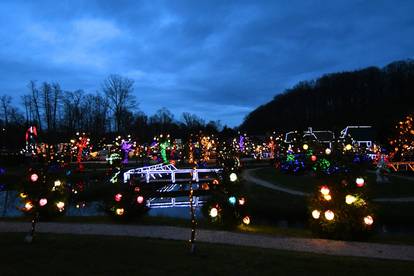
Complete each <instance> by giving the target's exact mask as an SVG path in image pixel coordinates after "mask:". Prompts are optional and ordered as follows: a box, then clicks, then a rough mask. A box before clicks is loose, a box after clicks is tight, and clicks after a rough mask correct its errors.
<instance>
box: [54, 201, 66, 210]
mask: <svg viewBox="0 0 414 276" xmlns="http://www.w3.org/2000/svg"><path fill="white" fill-rule="evenodd" d="M56 207H57V208H58V209H59V211H60V212H62V211H63V209H64V208H65V203H64V202H62V201H59V202H57V203H56Z"/></svg>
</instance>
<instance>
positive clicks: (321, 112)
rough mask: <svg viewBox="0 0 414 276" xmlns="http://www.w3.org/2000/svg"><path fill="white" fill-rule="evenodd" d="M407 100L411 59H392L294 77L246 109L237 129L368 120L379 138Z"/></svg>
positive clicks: (409, 108) (413, 83)
mask: <svg viewBox="0 0 414 276" xmlns="http://www.w3.org/2000/svg"><path fill="white" fill-rule="evenodd" d="M413 103H414V60H404V61H397V62H393V63H390V64H389V65H387V66H385V67H384V68H377V67H368V68H364V69H361V70H357V71H352V72H340V73H333V74H327V75H324V76H322V77H320V78H318V79H316V80H311V81H304V82H300V83H298V84H297V85H296V86H294V87H293V88H290V89H287V90H285V91H284V92H283V93H281V94H278V95H276V96H275V97H274V98H273V100H272V101H270V102H268V103H266V104H264V105H262V106H259V107H258V108H256V109H255V110H254V111H252V112H251V113H250V114H248V115H247V116H246V118H245V119H244V121H243V123H242V124H241V126H240V128H241V129H242V130H244V131H247V132H249V133H254V134H263V133H266V132H271V131H274V130H276V131H278V132H285V131H290V130H295V129H298V130H300V129H306V128H307V127H308V126H312V127H314V129H315V128H317V129H329V130H334V131H339V130H341V129H343V128H344V127H346V126H348V125H372V126H373V127H374V128H375V129H376V130H377V133H378V136H379V137H377V138H378V139H379V140H380V141H385V140H387V138H388V137H389V136H390V135H391V133H390V130H391V129H393V128H394V125H395V124H396V123H397V122H398V121H400V120H401V119H403V118H404V117H405V116H406V115H407V114H409V113H412V112H413V111H414V104H413Z"/></svg>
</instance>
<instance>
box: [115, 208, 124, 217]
mask: <svg viewBox="0 0 414 276" xmlns="http://www.w3.org/2000/svg"><path fill="white" fill-rule="evenodd" d="M124 212H125V211H124V208H118V209H116V210H115V213H116V214H117V215H118V216H122V215H123V214H124Z"/></svg>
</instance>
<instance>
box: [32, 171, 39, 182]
mask: <svg viewBox="0 0 414 276" xmlns="http://www.w3.org/2000/svg"><path fill="white" fill-rule="evenodd" d="M38 179H39V176H38V175H37V174H35V173H34V174H32V175H31V176H30V180H31V181H32V182H36V181H37V180H38Z"/></svg>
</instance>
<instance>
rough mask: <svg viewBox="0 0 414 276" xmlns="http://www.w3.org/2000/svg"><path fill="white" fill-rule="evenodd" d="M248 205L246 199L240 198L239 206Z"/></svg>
mask: <svg viewBox="0 0 414 276" xmlns="http://www.w3.org/2000/svg"><path fill="white" fill-rule="evenodd" d="M245 203H246V199H245V198H244V197H241V198H239V205H242V206H243V205H244V204H245Z"/></svg>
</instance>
